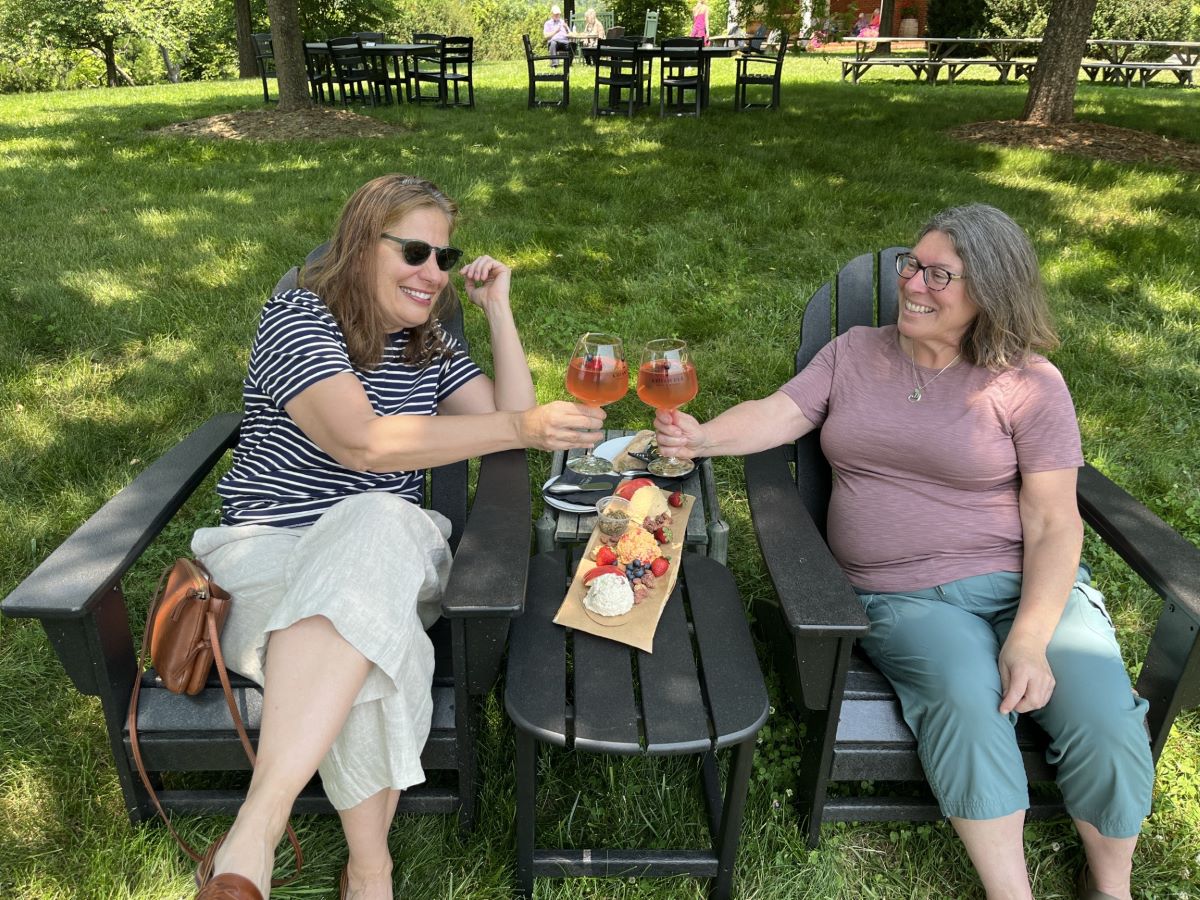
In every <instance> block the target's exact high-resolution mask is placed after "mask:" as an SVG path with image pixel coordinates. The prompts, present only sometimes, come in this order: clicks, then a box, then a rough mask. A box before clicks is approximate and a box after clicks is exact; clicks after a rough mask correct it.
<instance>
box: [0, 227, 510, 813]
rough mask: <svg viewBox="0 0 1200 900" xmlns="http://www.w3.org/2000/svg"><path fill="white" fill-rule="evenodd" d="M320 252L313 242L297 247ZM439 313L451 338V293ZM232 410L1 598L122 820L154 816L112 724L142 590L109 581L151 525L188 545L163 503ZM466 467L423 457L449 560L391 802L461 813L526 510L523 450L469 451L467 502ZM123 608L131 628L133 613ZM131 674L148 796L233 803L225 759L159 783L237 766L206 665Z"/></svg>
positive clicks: (213, 444)
mask: <svg viewBox="0 0 1200 900" xmlns="http://www.w3.org/2000/svg"><path fill="white" fill-rule="evenodd" d="M321 252H323V248H318V249H317V250H315V251H314V252H313V253H312V254H310V255H309V259H310V260H311V259H313V258H314V257H315V256H317V255H319V254H320V253H321ZM296 275H297V270H296V269H292V270H291V271H290V272H288V273H287V274H286V275H285V276H284V277H283V278H282V279H280V282H279V285H278V286H277V290H284V289H287V288H289V287H294V286H295V284H296ZM443 324H444V325H445V327H446V328H447V330H449V331H450V332H451V333H452V334H454V335H455V336H456V337H457V338H458V339H459V340H461V341H464V345H465V338H464V337H463V332H462V314H461V309H455V310H453V311H452V314H450V315H448V316H447V317H446V318H444V319H443ZM240 418H241V417H240V415H239V414H237V413H228V414H225V415H218V416H215V417H213V418H212V419H210V420H209V421H208V422H206V423H204V424H203V425H201V426H200V427H199V428H198V429H197V430H196V431H194V432H192V433H191V434H190V435H188V436H187V437H186V438H184V440H183V441H182V442H180V443H179V444H177V445H176V446H175V447H174V448H172V449H171V450H169V451H168V452H167V453H166V454H165V455H163V456H162V457H160V458H159V459H158V460H157V461H156V462H155V463H153V464H152V465H150V466H149V467H148V468H146V469H145V470H144V471H143V472H141V473H140V474H139V475H138V476H137V477H136V478H135V479H134V480H133V481H132V482H131V483H130V484H129V485H127V486H126V487H125V488H124V489H122V490H121V491H120V492H119V493H118V494H117V495H116V496H115V497H113V498H112V499H111V500H109V501H108V502H107V503H106V504H104V506H102V507H101V508H100V509H99V510H98V511H96V512H95V513H94V514H93V515H92V516H91V517H90V518H89V519H88V520H87V521H86V522H84V523H83V524H82V525H80V526H79V528H78V529H77V530H76V531H75V532H74V533H73V534H71V535H70V536H69V537H68V538H67V539H66V540H65V541H64V542H63V543H62V544H61V545H60V546H59V547H58V548H57V549H56V550H55V551H54V552H53V553H51V554H50V556H49V557H48V558H47V559H46V560H45V561H44V562H42V564H41V565H40V566H38V567H37V568H36V569H35V570H34V572H33V573H32V574H31V575H30V576H29V577H28V578H26V579H25V580H24V581H23V582H22V583H21V584H20V585H18V586H17V588H16V589H15V590H14V591H13V592H12V593H11V594H10V595H9V596H8V597H7V598H6V599H5V600H4V601H3V604H2V605H0V606H2V609H3V612H4V613H5V614H6V615H8V616H12V617H14V618H36V619H39V620H41V623H42V626H43V628H45V630H46V634H47V635H48V637H49V639H50V643H51V645H52V646H53V647H54V650H55V652H56V653H57V654H58V657H59V660H60V661H61V662H62V665H63V667H64V668H65V669H66V672H67V675H68V676H69V677H70V678H71V680H72V681H73V682H74V684H75V687H76V688H77V689H78V690H79V691H80V692H81V693H84V694H88V695H93V696H97V697H99V698H100V705H101V709H102V711H103V715H104V721H105V724H106V726H107V729H108V738H109V747H110V750H111V752H112V754H113V758H114V761H115V763H116V770H117V775H118V777H119V780H120V785H121V791H122V794H123V796H124V800H125V807H126V812H127V813H128V815H129V818H130V820H131V821H132V822H135V823H136V822H139V821H142V820H145V819H152V818H154V817H155V812H154V808H153V806H152V805H151V803H150V800H149V797H148V796H147V794H146V792H145V791H144V789H143V788H142V784H141V781H140V780H139V778H138V775H137V771H136V769H135V768H134V765H133V756H132V753H131V751H130V744H129V734H128V731H127V730H126V727H125V726H126V715H127V713H128V709H129V694H130V691H131V690H132V688H133V680H134V679H135V678H137V677H139V673H138V671H137V659H138V658H137V649H138V648H137V647H136V646H135V645H134V639H133V634H132V631H131V627H130V626H131V619H134V620H138V619H141V617H142V615H143V611H144V608H145V601H144V599H143V600H141V601H139V602H137V603H135V604H133V605H134V610H133V615H132V616H131V615H130V609H129V608H128V606H129V604H127V603H126V598H125V596H124V594H123V592H122V587H121V582H122V580H123V579H124V578H125V577H126V574H127V573H128V572H129V570H130V569H131V568H132V567H133V566H134V564H135V563H136V562H137V561H138V559H139V558H140V557H141V556H142V554H143V552H144V551H146V549H147V547H148V546H149V545H150V544H151V543H152V542H153V541H154V540H155V538H156V536H158V535H159V533H160V532H161V531H163V529H164V527H165V526H171V527H170V528H169V529H168V531H167V534H168V535H171V534H172V532H173V531H174V532H175V533H176V534H175V536H173V537H171V539H170V547H169V548H167V550H166V552H167V553H168V554H169V555H184V554H187V553H188V546H187V544H188V537H187V536H184V535H180V534H178V532H179V531H180V525H179V523H172V519H173V517H174V516H175V514H176V512H178V511H179V510H180V508H181V507H183V506H184V504H185V503H186V502H187V501H188V498H189V497H190V496H192V495H193V493H194V492H196V491H197V489H198V488H199V489H200V494H199V496H200V497H201V498H202V500H201V502H202V503H203V504H204V507H205V508H208V507H211V506H212V505H213V499H214V497H213V494H212V485H211V483H209V482H208V481H207V478H208V475H209V473H210V472H211V471H213V470H214V469H216V468H219V467H221V465H222V460H223V458H224V456H225V453H226V451H227V450H229V449H230V448H231V447H233V446H234V445H235V444H236V442H237V437H238V426H239V422H240ZM467 469H468V466H467V463H466V462H461V463H455V464H452V465H448V466H439V467H438V468H436V469H432V470H430V472H429V480H428V482H427V487H426V496H427V502H428V505H429V506H431V507H433V508H434V509H437V510H439V511H440V512H441V513H443V514H444V515H445V516H446V517H447V518H449V519H450V521H451V523H452V524H453V536H452V538H451V541H450V543H451V546H452V547H453V549H454V564H453V567H452V569H451V573H450V582H449V585H448V587H447V589H446V592H445V596H444V599H443V601H442V615H443V618H442V619H441V620H440V621H439V622H438V623H437V624H436V625H435V626H434V627H433V628H432V629H430V632H429V635H430V637H431V639H432V640H433V642H434V647H435V659H436V663H435V673H434V681H433V704H434V711H433V723H432V728H431V730H430V734H429V739H428V741H427V742H426V744H425V747H424V750H423V752H422V754H421V764H422V766H423V767H424V768H425V770H426V771H427V772H428V773H429V775H430V778H429V780H428V781H427V782H426V783H425V784H422V785H419V786H416V787H413V788H410V789H408V790H406V791H405V792H404V793H403V795H402V796H401V798H400V806H399V811H400V812H407V813H439V814H449V813H455V812H457V814H458V818H459V823H460V824H461V825H462V826H463V827H464V828H469V827H471V825H472V824H473V823H474V820H475V801H476V796H477V771H476V769H477V766H476V750H475V731H476V718H477V715H478V711H479V706H480V699H481V698H482V697H483V696H484V695H486V694H487V693H488V692H489V691H490V690H491V689H492V686H493V684H494V682H495V680H496V677H497V674H498V672H499V667H500V663H501V658H502V656H503V654H504V649H505V645H506V642H507V636H508V627H509V622H510V620H511V619H512V618H513V617H516V616H519V615H520V614H521V611H522V610H523V608H524V597H525V582H526V575H527V568H528V558H529V523H530V498H529V476H528V465H527V462H526V458H525V454H524V452H523V451H519V450H516V451H506V452H502V453H493V454H489V455H488V456H485V457H483V458H482V460H481V462H480V467H479V472H478V479H477V483H476V490H475V495H474V502H473V503H471V504H470V507H469V508H468V502H467V486H468V485H467V480H468V479H467ZM184 530H190V529H184ZM158 552H159V553H161V552H162V549H161V547H160V548H159V551H158ZM145 599H148V598H145ZM233 602H234V603H236V602H237V598H236V597H234V598H233ZM132 624H133V625H134V629H133V630H135V631H136V632H137V633H139V634H140V633H141V628H140V627H139V626H138V625H137V622H136V621H135V622H133V623H132ZM230 676H231V678H232V679H233V690H234V696H235V698H236V700H237V703H238V707H239V711H240V713H241V716H242V719H243V720H244V722H245V724H246V729H247V731H248V732H249V733H250V737H251V739H252V740H253V741H255V742H257V739H258V729H259V723H260V721H261V714H262V691H261V690H260V689H259V687H258V686H257V685H255V684H254V683H253V682H250V681H249V680H247V679H244V678H241V677H239V676H236V675H234V673H232V672H231V673H230ZM141 678H142V692H141V701H140V704H139V710H138V713H139V715H138V722H139V725H138V733H139V744H140V746H141V752H142V756H143V759H144V760H145V763H146V768H147V770H148V771H149V772H150V773H151V777H152V778H154V779H155V780H156V781H157V782H159V784H158V785H157V786H156V788H157V790H158V796H159V799H160V800H161V801H162V803H163V806H164V807H165V808H167V809H168V810H171V811H173V812H177V813H184V814H231V813H233V812H235V811H236V810H237V808H238V806H239V805H240V804H241V802H242V799H243V797H244V795H245V788H244V787H239V786H231V784H230V779H229V776H227V775H222V776H218V777H217V778H215V779H211V780H209V781H208V782H207V784H206V782H205V779H204V777H203V776H200V775H198V774H192V775H188V776H186V779H185V783H184V784H183V785H180V784H179V781H178V780H177V779H175V778H174V777H172V780H173V781H175V784H174V786H170V787H168V788H167V789H163V788H162V786H161V783H162V780H163V775H164V774H166V773H184V772H189V773H199V772H207V771H244V770H247V769H248V768H249V764H248V762H247V760H246V754H245V752H244V751H243V749H242V746H241V744H240V742H239V740H238V736H237V733H236V732H235V731H234V728H233V723H232V720H231V718H230V715H229V709H228V708H227V707H226V705H225V697H224V694H223V692H222V690H221V686H220V682H219V681H218V680H217V678H216V676H215V674H214V675H213V676H212V677H210V678H209V681H208V685H207V686H206V688H205V689H204V690H203V691H202V692H201V693H200V694H198V695H197V696H195V697H188V696H184V695H180V694H173V693H170V692H169V691H167V690H166V689H165V688H164V687H163V686H162V684H161V682H159V680H158V679H157V677H156V675H155V672H154V671H153V670H152V669H151V670H149V671H147V672H146V673H144V674H141ZM214 782H215V783H214ZM294 811H295V812H296V813H301V814H304V813H328V812H332V811H333V810H332V807H331V806H330V804H329V802H328V800H327V799H326V797H325V795H324V793H323V792H322V790H321V786H320V780H319V778H314V780H313V782H312V783H311V784H310V785H308V787H306V788H305V790H304V791H303V792H302V793H301V795H300V797H299V799H298V800H297V801H296V804H295V807H294Z"/></svg>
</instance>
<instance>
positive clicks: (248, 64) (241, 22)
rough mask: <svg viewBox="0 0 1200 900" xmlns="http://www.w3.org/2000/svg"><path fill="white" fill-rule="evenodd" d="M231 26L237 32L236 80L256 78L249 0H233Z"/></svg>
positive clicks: (256, 69)
mask: <svg viewBox="0 0 1200 900" xmlns="http://www.w3.org/2000/svg"><path fill="white" fill-rule="evenodd" d="M233 24H234V27H235V28H236V30H237V52H238V78H257V77H258V64H257V63H256V62H255V61H254V39H253V38H252V37H250V35H251V34H253V33H254V26H253V25H252V24H251V22H250V0H233Z"/></svg>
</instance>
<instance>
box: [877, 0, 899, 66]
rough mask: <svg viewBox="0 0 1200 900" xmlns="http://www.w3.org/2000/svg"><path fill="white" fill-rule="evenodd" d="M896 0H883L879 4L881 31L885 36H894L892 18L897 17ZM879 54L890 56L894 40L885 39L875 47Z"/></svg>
mask: <svg viewBox="0 0 1200 900" xmlns="http://www.w3.org/2000/svg"><path fill="white" fill-rule="evenodd" d="M895 8H896V0H881V2H880V4H879V33H880V34H882V35H883V36H884V37H892V19H894V18H895V12H894V10H895ZM875 52H876V53H877V54H878V55H879V56H890V55H891V53H892V42H891V41H884V42H883V43H881V44H879V45H878V46H877V47H876V48H875Z"/></svg>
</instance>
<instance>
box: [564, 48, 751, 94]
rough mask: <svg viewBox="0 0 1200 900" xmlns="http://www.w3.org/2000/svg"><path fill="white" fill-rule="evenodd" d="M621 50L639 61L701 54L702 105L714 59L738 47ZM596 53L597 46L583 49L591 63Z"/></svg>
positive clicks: (734, 51) (728, 53)
mask: <svg viewBox="0 0 1200 900" xmlns="http://www.w3.org/2000/svg"><path fill="white" fill-rule="evenodd" d="M608 50H609V52H613V50H614V48H612V47H609V48H608ZM619 52H620V53H622V54H626V53H628V54H629V55H630V56H632V57H633V58H634V59H636V60H639V61H645V60H655V59H659V60H661V59H668V58H671V59H689V58H692V57H695V56H697V55H699V57H700V62H701V66H700V70H701V71H700V84H701V91H700V105H701V106H708V76H709V66H710V64H711V63H712V61H713V60H714V59H720V58H722V57H725V58H728V57H731V56H733V55H734V53H736V52H737V48H735V47H717V46H709V47H700V48H699V49H697V48H694V47H659V46H657V45H655V44H651V45H645V44H642V45H639V46H636V47H621V48H619ZM595 54H596V48H595V47H585V48H584V50H583V55H584V58H585V59H587V61H588V62H590V63H594V62H595ZM650 99H651V98H650V97H649V96H647V97H646V98H645V102H646V103H647V104H649V103H650Z"/></svg>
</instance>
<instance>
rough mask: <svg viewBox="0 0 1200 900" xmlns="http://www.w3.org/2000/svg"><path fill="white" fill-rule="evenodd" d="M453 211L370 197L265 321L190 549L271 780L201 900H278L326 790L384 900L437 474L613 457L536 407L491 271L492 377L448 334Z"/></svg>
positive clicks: (437, 519) (347, 874)
mask: <svg viewBox="0 0 1200 900" xmlns="http://www.w3.org/2000/svg"><path fill="white" fill-rule="evenodd" d="M456 216H457V207H456V206H455V204H454V202H453V201H452V200H450V199H449V198H448V197H447V196H446V195H445V194H443V193H442V192H441V191H440V190H439V189H438V188H437V187H435V186H434V185H433V184H431V183H429V182H428V181H424V180H422V179H419V178H410V177H405V176H401V175H387V176H384V177H382V178H376V179H375V180H374V181H371V182H369V183H368V184H366V185H365V186H363V187H362V188H360V189H359V190H358V191H357V192H356V193H355V194H354V196H353V197H351V198H350V200H349V202H347V204H346V206H345V208H344V209H343V210H342V213H341V217H340V220H339V221H338V224H337V228H336V230H335V232H334V234H333V238H332V239H331V241H330V243H329V248H328V250H327V251H326V252H325V254H324V255H323V256H321V257H320V259H318V260H317V261H316V262H315V263H313V264H312V265H310V266H308V267H307V269H306V270H305V271H304V272H303V273H302V274H301V278H300V285H301V286H300V287H299V288H298V289H296V290H290V291H285V292H283V293H280V294H277V295H276V296H273V297H271V299H270V300H269V301H268V302H267V304H266V306H265V307H264V309H263V311H262V316H261V319H260V321H259V325H258V331H257V334H256V335H255V338H254V345H253V347H252V349H251V351H250V364H249V371H248V374H247V375H246V378H245V381H244V383H243V398H244V405H245V415H244V418H243V422H242V428H241V435H240V438H239V441H238V445H237V448H236V449H235V451H234V457H233V465H232V467H231V468H230V470H229V472H228V473H227V474H226V475H225V476H224V477H223V478H222V479H221V480H220V483H219V484H218V487H217V491H218V493H219V494H220V495H221V498H222V501H223V509H222V522H221V525H220V527H217V528H204V529H201V530H199V531H198V532H197V533H196V534H195V536H194V538H193V542H192V549H193V551H194V552H195V553H196V555H197V556H198V557H199V558H200V559H201V560H202V561H203V563H204V564H205V565H206V566H207V567H208V569H209V571H210V573H211V575H212V577H213V580H214V581H215V582H216V583H217V584H219V585H221V586H222V587H224V588H225V589H226V590H228V591H229V592H230V593H231V594H232V595H233V597H234V598H235V602H234V604H233V609H232V613H231V614H230V617H229V620H228V622H227V623H226V627H225V632H224V634H223V636H222V640H221V646H222V648H223V650H224V655H225V658H226V661H227V663H228V665H229V668H231V669H233V670H235V671H237V672H240V673H241V674H243V675H245V676H247V677H248V678H251V679H252V680H254V681H256V682H257V683H259V684H261V685H263V686H264V693H263V714H262V727H261V732H260V738H259V748H258V762H257V765H256V767H255V770H254V775H253V778H252V780H251V783H250V788H249V791H248V793H247V796H246V800H245V802H244V804H243V805H242V807H241V809H240V811H239V812H238V815H237V818H236V819H235V821H234V823H233V827H232V828H231V829H230V831H229V832H228V834H227V835H226V836H225V837H224V838H223V839H222V840H221V841H218V842H217V843H216V844H214V845H213V848H212V849H210V851H209V853H208V854H207V855H206V857H205V859H204V861H203V862H202V863H201V867H200V870H199V872H198V873H197V880H198V882H200V883H201V889H200V893H199V895H198V896H199V897H202V898H214V900H215V898H218V897H220V898H226V900H229V898H243V900H256V898H261V897H265V896H267V894H268V892H269V889H270V888H269V881H270V878H271V869H272V862H273V858H274V851H275V846H276V844H277V843H278V841H279V839H280V837H281V836H282V834H283V831H284V826H285V824H286V822H287V818H288V813H289V812H290V810H291V808H292V803H293V801H294V800H295V798H296V796H297V795H298V793H299V791H300V790H301V789H302V788H303V787H304V785H305V784H307V783H308V781H309V780H310V778H311V777H312V775H313V772H314V771H319V772H320V774H321V781H322V785H323V787H324V790H325V793H326V795H327V796H328V797H329V799H330V801H331V802H332V804H333V806H334V807H335V808H336V809H337V810H338V813H339V815H340V817H341V821H342V828H343V830H344V832H345V836H346V843H347V845H348V847H349V851H350V855H349V861H348V863H347V866H346V868H345V870H344V872H343V878H342V887H341V891H342V896H343V897H354V898H363V900H366V898H389V897H391V896H392V879H391V870H392V863H391V858H390V855H389V853H388V843H387V835H388V827H389V824H390V823H391V821H392V818H393V814H394V813H395V810H396V805H397V801H398V799H399V794H400V791H402V790H404V789H405V788H407V787H409V786H411V785H413V784H417V783H419V782H421V781H423V780H424V774H423V772H422V770H421V765H420V754H421V749H422V747H423V746H424V744H425V740H426V738H427V736H428V734H429V730H430V720H431V715H432V701H431V683H432V678H433V668H434V659H433V646H432V644H431V642H430V640H429V638H428V637H427V636H426V634H425V629H426V628H428V627H429V626H431V625H432V624H433V622H434V621H435V620H436V619H437V617H438V615H439V611H440V605H439V601H440V593H441V590H442V589H443V588H444V587H445V584H446V580H447V577H448V574H449V569H450V549H449V546H448V544H447V539H448V538H449V536H450V523H449V521H448V520H446V519H445V517H443V516H441V515H440V514H439V513H437V512H434V511H430V510H425V509H422V508H421V505H420V504H421V499H422V495H423V490H424V481H423V474H422V473H423V470H424V469H426V468H428V467H431V466H438V465H442V464H445V463H451V462H456V461H458V460H463V459H467V458H470V457H474V456H478V455H481V454H485V453H490V452H494V451H499V450H505V449H510V448H519V447H537V448H539V449H543V450H566V449H569V448H572V447H581V448H582V447H590V446H591V445H592V444H594V443H595V442H596V441H598V440H600V439H601V437H602V433H601V431H600V429H601V428H602V422H603V419H604V413H603V411H602V410H600V409H598V408H592V407H587V406H583V405H581V404H575V403H567V402H562V401H559V402H554V403H549V404H545V405H542V406H538V405H537V404H536V401H535V395H534V389H533V382H532V379H531V377H530V373H529V367H528V365H527V363H526V359H525V352H524V349H523V348H522V345H521V340H520V337H519V336H518V334H517V329H516V326H515V324H514V321H513V313H512V308H511V305H510V301H509V282H510V277H511V276H510V271H509V268H508V267H507V266H506V265H504V264H503V263H501V262H499V261H498V260H496V259H493V258H492V257H490V256H480V257H478V258H476V259H474V260H472V261H470V262H468V263H467V264H466V265H464V266H462V268H461V269H460V270H459V273H458V274H459V276H461V278H462V280H463V286H464V288H465V293H466V296H467V298H468V299H469V300H470V302H471V303H472V304H473V305H474V306H476V307H477V308H478V309H479V310H481V311H482V313H483V315H484V316H485V317H486V319H487V323H488V328H489V330H490V336H491V350H492V358H493V366H494V371H495V376H494V378H489V377H488V376H487V375H485V374H483V372H482V371H481V370H480V369H479V368H478V367H477V366H476V365H475V363H474V362H472V361H471V359H470V358H469V357H468V356H467V355H466V353H465V352H464V351H463V348H462V346H461V345H460V344H459V342H458V341H457V340H456V339H455V338H454V337H452V336H451V335H450V334H449V332H447V331H446V329H445V328H443V327H442V325H441V324H440V322H439V316H440V315H441V314H443V311H444V310H445V309H446V308H447V306H448V305H449V304H450V303H452V301H453V300H454V297H455V292H454V286H453V284H452V282H451V278H452V270H453V268H454V266H455V264H456V263H457V262H458V259H459V256H460V251H459V250H457V249H455V248H454V247H452V246H450V237H451V233H452V231H453V229H454V223H455V218H456Z"/></svg>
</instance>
